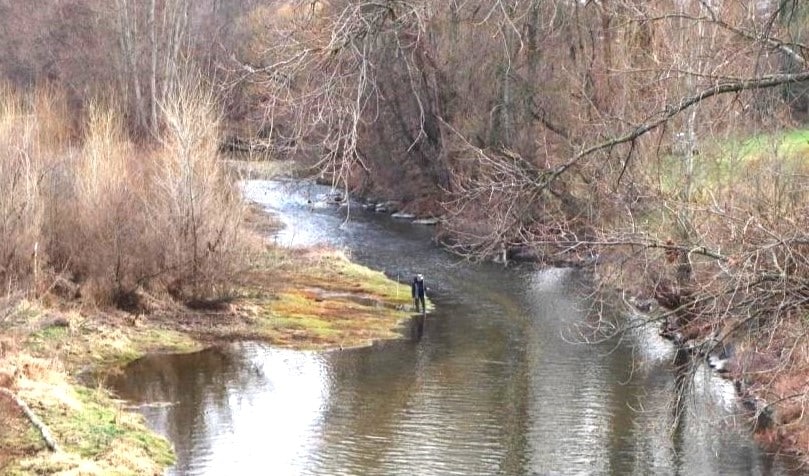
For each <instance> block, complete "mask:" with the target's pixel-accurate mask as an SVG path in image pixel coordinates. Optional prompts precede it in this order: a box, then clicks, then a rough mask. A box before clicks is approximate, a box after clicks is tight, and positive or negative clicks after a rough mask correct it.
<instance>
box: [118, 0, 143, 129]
mask: <svg viewBox="0 0 809 476" xmlns="http://www.w3.org/2000/svg"><path fill="white" fill-rule="evenodd" d="M116 4H117V6H118V19H119V22H120V24H119V26H120V30H121V31H120V35H121V42H120V43H121V49H122V51H121V54H122V55H123V57H124V63H125V64H126V75H127V76H128V77H129V79H130V81H131V86H132V92H133V93H134V95H135V98H134V99H135V100H134V109H135V124H136V125H137V127H138V128H139V129H141V130H143V131H145V130H148V127H149V124H148V123H147V119H146V108H145V106H144V101H143V89H142V87H141V84H140V75H139V72H138V60H137V56H138V48H137V45H136V44H135V40H134V38H137V36H138V32H137V28H138V27H137V18H136V17H134V16H133V15H132V12H131V11H130V3H129V1H128V0H116Z"/></svg>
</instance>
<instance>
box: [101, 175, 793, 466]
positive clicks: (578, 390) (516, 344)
mask: <svg viewBox="0 0 809 476" xmlns="http://www.w3.org/2000/svg"><path fill="white" fill-rule="evenodd" d="M246 190H247V191H249V192H250V193H252V194H254V195H261V197H263V198H262V199H261V200H264V202H263V203H265V205H267V206H270V205H272V206H273V207H277V208H279V209H280V210H281V211H282V212H283V216H285V217H287V219H289V220H292V221H295V222H299V223H300V222H303V223H304V226H303V227H302V228H299V229H305V230H309V231H307V232H306V233H303V232H301V233H298V234H297V235H296V236H298V237H301V236H304V235H305V236H308V237H311V238H312V239H316V238H317V239H328V240H329V241H331V242H333V243H342V244H343V245H344V246H347V247H348V248H349V250H350V251H351V252H352V253H354V256H355V257H357V258H358V259H360V260H362V261H364V262H366V263H368V264H370V265H372V266H374V267H377V268H378V269H385V270H386V271H387V272H388V273H389V274H391V275H393V276H395V275H396V274H397V273H399V274H401V275H402V276H409V275H410V274H411V273H413V272H415V271H423V270H429V271H428V272H427V273H425V274H426V275H427V279H428V280H429V281H430V282H431V283H432V297H433V299H434V301H435V302H436V308H437V311H436V312H435V313H434V314H432V315H430V316H428V320H427V323H426V327H425V331H424V336H423V338H422V339H421V340H420V341H419V342H410V341H406V340H403V341H397V342H391V343H387V344H385V345H380V346H377V347H372V348H364V349H355V350H346V351H335V352H329V353H312V352H294V351H285V350H279V349H273V348H272V347H269V346H266V345H262V344H257V343H243V344H234V345H230V346H226V347H224V348H221V349H212V350H209V351H205V352H201V353H197V354H191V355H180V356H152V357H148V358H146V359H142V360H141V361H138V362H137V363H135V364H134V365H132V366H131V367H130V368H128V369H127V371H126V374H125V375H124V376H123V378H122V379H121V380H120V381H119V382H116V386H117V388H118V390H119V392H120V393H121V395H122V396H123V397H125V398H128V399H131V400H133V401H136V402H169V403H170V404H169V405H163V406H144V407H142V411H143V413H144V414H145V415H146V417H147V419H148V421H149V423H150V425H152V426H153V427H154V428H155V429H157V430H158V431H159V432H161V433H163V434H164V435H166V436H167V437H168V438H169V439H170V440H171V441H172V442H173V443H174V444H175V446H176V449H177V453H178V457H179V461H178V463H177V465H176V466H175V467H174V468H172V470H171V471H170V474H228V473H229V474H278V475H284V474H289V475H300V474H304V475H306V474H311V475H377V474H378V475H410V474H419V475H433V474H434V475H452V474H458V475H469V474H476V475H477V474H503V475H531V474H543V475H544V474H639V475H645V474H786V471H785V470H784V468H783V462H782V461H774V460H772V459H771V458H769V457H767V456H766V455H763V454H761V452H760V451H759V450H758V449H757V447H756V446H755V445H754V444H753V442H752V441H751V440H750V438H749V435H748V434H747V433H746V432H745V431H744V428H743V427H742V426H740V425H738V424H737V423H738V422H736V421H734V417H733V414H734V412H735V411H736V408H735V403H734V400H733V399H732V398H731V397H730V396H728V394H727V390H728V389H727V387H725V386H723V385H724V383H723V382H721V381H715V379H713V378H709V377H707V376H706V375H701V376H700V375H698V379H697V380H695V382H694V385H693V387H692V388H691V389H690V391H689V392H688V393H687V395H688V398H687V399H686V400H685V401H684V407H683V408H684V411H683V417H682V418H681V419H679V420H676V419H675V418H674V411H673V409H674V408H675V407H674V406H673V405H672V398H673V396H674V394H675V392H674V385H675V379H674V377H673V376H674V372H673V369H672V362H671V357H672V354H671V349H670V347H667V346H666V345H664V344H663V343H662V341H660V340H659V338H658V337H657V336H656V334H655V333H654V332H650V331H644V330H641V331H639V332H638V333H637V334H635V335H631V336H628V337H627V338H626V339H625V340H624V341H623V342H622V343H621V344H620V345H616V343H614V342H608V343H605V344H604V345H580V344H576V343H573V342H570V341H569V340H566V339H563V338H562V336H564V335H570V330H571V329H574V328H575V325H576V324H577V323H579V322H581V320H582V319H583V318H584V315H585V314H584V309H583V308H584V307H586V300H585V299H584V297H583V294H581V293H579V292H578V291H577V285H576V281H575V275H573V274H571V273H570V272H567V271H561V270H552V271H549V272H542V273H533V272H513V271H510V270H509V271H506V270H503V269H502V268H501V267H496V266H492V265H474V266H473V265H470V264H467V263H458V262H457V261H455V260H454V259H453V258H452V257H450V256H449V255H447V254H445V253H443V252H441V251H440V250H438V249H436V248H434V247H431V246H429V245H428V244H426V243H427V242H426V240H425V233H428V232H425V230H424V229H423V228H415V227H412V226H409V225H406V224H401V223H399V222H394V221H392V220H384V219H383V220H380V219H379V218H378V217H372V216H364V215H358V216H356V217H355V218H354V219H353V220H352V222H350V223H349V224H348V225H345V226H341V224H342V219H341V216H340V215H339V214H336V213H335V212H334V211H333V210H330V209H327V208H318V207H311V206H310V205H311V204H309V203H308V202H307V200H305V199H302V198H301V197H300V189H298V191H296V190H294V189H288V188H286V187H284V186H280V185H278V184H271V185H267V184H264V183H253V184H252V185H250V186H249V187H247V188H246ZM265 192H266V193H265ZM392 230H395V232H392ZM318 237H320V238H318ZM650 344H651V345H650Z"/></svg>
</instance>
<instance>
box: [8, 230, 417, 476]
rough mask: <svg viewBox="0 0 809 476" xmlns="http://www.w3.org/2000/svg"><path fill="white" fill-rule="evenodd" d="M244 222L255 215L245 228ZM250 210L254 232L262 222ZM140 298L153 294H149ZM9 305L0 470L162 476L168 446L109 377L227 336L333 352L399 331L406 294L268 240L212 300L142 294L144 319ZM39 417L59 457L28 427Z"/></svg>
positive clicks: (343, 261) (367, 273)
mask: <svg viewBox="0 0 809 476" xmlns="http://www.w3.org/2000/svg"><path fill="white" fill-rule="evenodd" d="M250 217H252V218H253V221H252V222H251V220H250ZM255 218H256V215H248V220H247V222H248V223H247V225H248V226H249V227H251V228H253V229H255V228H256V227H257V226H259V223H263V224H264V225H261V226H266V220H255ZM144 298H148V297H146V296H144ZM46 301H47V300H45V299H40V300H30V299H26V298H24V297H21V296H17V297H13V298H9V299H7V300H5V301H4V302H3V307H2V309H0V333H2V336H3V337H2V339H0V388H2V389H5V390H4V393H0V426H2V427H3V428H4V429H5V431H4V432H3V433H2V434H0V472H2V473H3V474H32V473H36V474H110V473H114V474H139V475H140V474H161V473H162V471H163V469H164V468H165V467H166V466H168V465H170V464H171V463H172V461H173V452H172V449H171V446H170V444H169V443H168V442H167V441H166V440H164V439H163V438H161V437H159V436H157V435H155V434H153V433H152V432H150V431H149V430H148V429H147V428H146V427H145V425H144V423H143V420H142V418H141V417H140V416H139V415H137V414H134V413H130V412H129V411H126V410H125V409H124V405H123V402H121V401H118V400H116V399H115V398H114V396H113V395H111V394H110V392H109V391H107V390H106V389H105V387H104V383H103V382H104V377H105V376H106V375H109V374H110V373H111V372H116V371H117V369H120V368H121V367H122V366H123V365H125V364H126V363H128V362H131V361H133V360H135V359H137V358H139V357H140V356H143V355H145V354H147V353H151V352H190V351H194V350H198V349H201V348H204V347H206V346H210V345H215V344H217V343H222V342H227V341H233V340H260V341H264V342H269V343H271V344H273V345H277V346H282V347H289V348H297V349H338V348H346V347H355V346H362V345H369V344H371V343H372V342H374V341H375V340H379V339H393V338H397V337H400V336H402V332H401V328H400V326H401V325H402V322H403V321H404V320H405V319H407V318H408V317H409V316H410V313H409V312H407V309H409V306H410V290H409V287H408V286H407V285H406V284H401V283H397V282H395V281H392V280H390V279H388V278H387V277H385V276H384V274H382V273H381V272H376V271H373V270H370V269H368V268H365V267H363V266H360V265H357V264H355V263H352V262H351V260H350V257H348V256H347V255H346V254H345V253H343V252H341V251H338V250H334V249H329V248H309V249H284V248H277V247H274V246H271V245H265V246H264V251H263V252H261V253H259V254H258V255H257V259H256V260H254V261H253V263H252V265H251V267H250V269H248V270H246V271H245V272H244V273H243V274H242V278H241V279H240V280H239V282H238V283H234V286H233V289H232V291H231V292H230V296H229V297H228V298H227V299H223V300H219V301H205V302H190V303H187V305H180V304H177V303H174V302H170V301H167V300H158V299H144V300H143V302H144V304H145V309H144V312H141V313H138V314H130V313H125V312H123V311H114V310H106V309H88V308H84V307H81V306H79V305H77V304H71V303H64V302H50V303H49V302H46ZM12 395H14V396H16V397H17V398H18V399H19V401H20V402H22V403H23V404H24V405H25V406H27V407H29V409H30V411H31V412H32V413H33V415H35V416H36V417H37V418H39V419H41V421H42V423H43V424H44V428H46V429H47V430H46V431H47V432H49V433H50V434H52V435H53V440H54V441H55V442H56V443H57V444H58V450H57V451H53V450H52V449H49V448H48V446H47V445H46V443H45V438H43V435H42V434H41V433H40V432H39V431H38V430H37V428H36V427H35V426H34V425H33V424H32V423H31V421H29V418H28V417H26V415H25V414H24V412H23V408H22V407H21V406H20V405H19V402H15V401H14V400H13V399H12V398H11V396H12Z"/></svg>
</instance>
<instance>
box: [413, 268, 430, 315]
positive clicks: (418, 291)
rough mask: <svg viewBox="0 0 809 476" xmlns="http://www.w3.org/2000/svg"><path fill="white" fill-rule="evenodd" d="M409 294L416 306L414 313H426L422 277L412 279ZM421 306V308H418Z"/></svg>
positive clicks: (419, 275) (417, 276)
mask: <svg viewBox="0 0 809 476" xmlns="http://www.w3.org/2000/svg"><path fill="white" fill-rule="evenodd" d="M410 294H411V296H412V297H413V301H414V302H415V304H416V312H421V313H422V314H425V313H426V312H427V305H426V304H425V302H424V295H425V292H424V276H423V275H421V274H417V275H416V276H414V277H413V282H412V283H411V284H410ZM419 304H421V307H419Z"/></svg>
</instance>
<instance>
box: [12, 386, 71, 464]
mask: <svg viewBox="0 0 809 476" xmlns="http://www.w3.org/2000/svg"><path fill="white" fill-rule="evenodd" d="M0 393H2V394H3V395H7V396H8V397H9V398H10V399H11V400H12V401H13V402H14V403H15V404H16V405H17V406H18V407H19V408H20V410H22V412H23V413H25V416H26V417H27V418H28V420H29V421H30V422H31V424H32V425H34V426H35V427H36V429H37V430H39V433H40V434H41V435H42V439H43V440H45V444H46V445H47V446H48V449H50V450H51V451H54V452H59V451H61V450H60V449H59V444H58V443H56V440H55V439H54V438H53V434H51V431H50V430H49V429H48V427H47V426H46V425H45V423H43V422H42V420H40V419H39V417H38V416H36V414H34V412H33V411H32V410H31V407H29V406H28V405H27V404H26V403H25V402H24V401H23V400H22V399H21V398H20V397H18V396H17V394H15V393H14V392H12V391H11V390H9V389H7V388H0Z"/></svg>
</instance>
